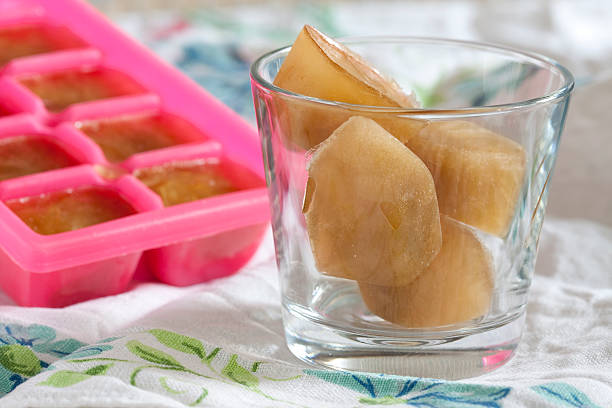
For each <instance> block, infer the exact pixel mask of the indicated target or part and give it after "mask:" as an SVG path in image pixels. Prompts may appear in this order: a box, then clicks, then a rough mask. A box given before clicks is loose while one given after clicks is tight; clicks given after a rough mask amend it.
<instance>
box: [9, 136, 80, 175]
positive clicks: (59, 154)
mask: <svg viewBox="0 0 612 408" xmlns="http://www.w3.org/2000/svg"><path fill="white" fill-rule="evenodd" d="M77 164H78V162H77V161H76V160H75V159H74V158H73V157H72V156H70V155H68V153H66V152H65V151H64V150H62V149H61V148H60V147H59V146H58V145H56V144H55V143H52V142H50V141H48V140H46V139H43V138H41V137H36V136H29V135H23V136H14V137H9V138H6V139H0V181H1V180H6V179H10V178H15V177H21V176H27V175H29V174H35V173H41V172H44V171H48V170H54V169H60V168H63V167H69V166H75V165H77Z"/></svg>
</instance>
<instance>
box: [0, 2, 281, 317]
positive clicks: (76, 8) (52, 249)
mask: <svg viewBox="0 0 612 408" xmlns="http://www.w3.org/2000/svg"><path fill="white" fill-rule="evenodd" d="M21 27H26V28H27V29H28V30H33V31H35V32H42V33H46V35H49V36H54V37H53V38H51V39H50V40H49V42H48V43H45V46H46V45H49V44H51V45H50V46H49V49H50V50H51V51H50V52H45V49H42V51H41V49H36V50H35V52H34V53H33V55H23V56H20V57H18V58H14V59H11V60H9V61H8V62H7V63H6V64H5V65H3V66H2V67H0V112H2V115H1V116H0V143H1V142H2V140H4V139H7V140H8V138H11V137H16V136H24V137H36V138H40V139H41V140H44V141H46V142H50V143H52V144H53V145H55V146H56V147H57V148H58V149H60V150H62V151H64V152H65V153H66V154H67V155H68V156H69V157H70V158H72V159H73V162H72V163H70V164H71V165H70V166H68V167H64V168H59V169H53V170H48V171H41V172H37V173H34V174H29V175H25V176H21V177H16V178H9V179H6V180H4V181H1V182H0V286H1V287H2V289H3V290H4V291H5V292H6V293H7V294H8V295H10V296H11V297H12V298H13V299H14V300H15V302H17V303H18V304H20V305H24V306H43V307H61V306H65V305H68V304H71V303H74V302H79V301H82V300H85V299H89V298H92V297H96V296H104V295H110V294H116V293H119V292H121V291H124V290H126V288H127V287H128V284H129V283H130V281H131V280H132V277H133V275H134V272H135V270H136V268H137V267H138V265H139V264H141V265H144V266H145V268H148V269H149V270H150V272H152V273H153V274H154V276H156V277H157V278H158V279H159V280H161V281H162V282H166V283H169V284H172V285H189V284H193V283H197V282H203V281H206V280H209V279H213V278H218V277H222V276H227V275H230V274H232V273H234V272H236V271H237V270H238V269H239V268H240V266H242V265H243V264H244V263H245V262H246V261H247V260H248V259H249V258H250V257H251V256H252V254H253V253H254V252H255V250H256V248H257V246H258V245H259V243H260V241H261V238H262V236H263V233H264V231H265V229H266V226H267V223H268V218H269V213H268V204H267V192H266V189H265V180H264V177H263V166H262V163H261V153H260V148H259V142H258V139H257V134H256V132H255V130H254V128H252V127H251V126H250V125H249V124H247V123H246V122H244V121H243V120H242V119H241V118H240V117H239V116H238V115H237V114H235V113H234V112H232V111H231V110H230V109H229V108H227V107H226V106H225V105H223V104H222V103H220V102H219V101H218V100H216V99H215V98H214V97H212V96H211V95H210V94H208V93H207V92H206V91H204V90H203V89H201V88H199V87H198V86H197V85H196V84H195V83H193V82H192V81H191V80H189V79H188V78H186V77H185V76H183V75H182V74H181V73H179V72H178V71H177V70H175V69H174V68H172V67H170V66H168V65H167V64H165V63H164V62H162V61H160V60H159V59H158V58H157V57H156V56H155V55H153V54H152V53H151V52H149V51H148V50H147V49H145V48H144V47H142V46H141V45H139V44H138V43H136V42H134V41H133V40H131V39H130V38H128V37H127V36H125V35H124V34H123V33H121V32H120V31H119V30H117V29H116V28H114V27H113V25H112V24H111V23H109V22H108V21H107V20H106V19H105V18H104V17H103V16H102V15H100V14H99V13H98V12H97V11H96V10H95V9H93V8H92V7H91V6H89V5H87V4H86V3H84V2H82V1H80V0H61V1H59V0H0V35H1V33H2V32H3V31H2V30H5V32H9V33H11V35H15V37H16V38H19V36H18V34H14V33H19V30H20V28H21ZM39 42H40V41H39ZM43 43H44V42H43ZM21 54H23V53H20V55H21ZM83 75H84V76H85V77H86V78H87V81H88V82H87V83H88V84H89V85H88V86H90V87H91V90H89V89H84V88H86V87H85V86H83V87H82V88H81V89H70V87H69V85H70V84H71V83H74V82H75V81H74V78H77V81H76V82H77V83H79V84H84V82H83V81H82V79H81V78H83ZM58 78H60V79H58ZM66 78H67V79H66ZM33 79H34V80H35V81H36V82H37V84H39V83H43V85H41V86H39V85H36V86H38V88H35V87H34V86H32V80H33ZM45 81H47V82H48V83H44V82H45ZM54 81H55V82H54ZM96 81H99V83H97V82H96ZM26 85H27V86H26ZM77 88H78V87H77ZM40 89H43V90H42V91H41V90H40ZM62 89H63V90H64V92H68V93H69V94H68V95H67V96H66V95H58V94H57V93H58V92H61V91H62ZM33 90H34V91H35V92H33ZM90 91H91V92H90ZM70 92H72V93H70ZM37 94H38V95H37ZM39 95H40V96H42V98H41V97H40V96H39ZM59 96H61V98H59ZM64 96H66V97H64ZM43 98H44V99H45V100H43ZM49 98H58V99H61V100H60V101H59V102H58V103H55V102H50V99H49ZM121 123H128V124H129V123H131V124H132V125H126V126H128V127H129V126H132V128H137V129H139V130H140V131H141V134H140V137H141V139H139V140H135V141H133V142H130V144H129V146H128V147H129V148H128V149H127V150H128V152H127V153H125V154H124V155H122V154H121V153H119V154H114V153H110V152H111V150H112V149H114V148H115V147H112V146H111V147H110V148H109V147H108V146H106V145H105V142H106V141H105V140H103V141H102V142H101V141H100V140H99V138H98V139H96V137H95V136H92V134H93V133H95V132H93V131H92V129H94V130H95V129H98V130H99V129H102V130H103V131H106V130H107V129H115V128H116V129H119V130H121ZM158 131H159V132H161V133H160V134H161V136H159V137H160V138H162V139H160V140H161V142H159V143H158V144H155V143H153V142H151V140H152V139H151V138H155V137H158V135H156V132H158ZM121 132H122V133H121V134H124V133H125V134H130V132H131V130H130V129H123V130H121ZM163 132H166V133H163ZM87 133H89V136H88V134H87ZM102 133H103V132H102ZM167 133H172V134H175V136H176V137H175V138H174V139H172V140H171V141H169V142H168V141H167V140H166V139H164V138H166V134H167ZM100 137H104V135H102V136H100ZM168 140H169V139H168ZM126 146H127V145H126ZM108 149H111V150H108ZM104 151H106V152H107V153H108V155H109V156H110V157H106V156H105V154H104ZM183 162H190V163H191V162H193V163H207V162H208V163H210V162H214V163H216V164H217V165H218V167H219V168H220V169H222V172H223V174H224V175H225V176H226V177H227V178H228V179H229V180H230V181H231V182H232V183H233V185H234V186H235V187H236V188H237V191H235V192H231V193H227V194H221V195H217V196H214V197H210V198H205V199H200V200H196V201H191V202H188V203H184V204H179V205H174V206H170V207H164V205H163V202H162V200H161V198H160V197H159V196H158V195H157V194H156V193H155V192H153V191H152V190H150V189H149V188H148V187H146V185H145V184H143V183H142V182H141V181H139V180H138V179H137V178H136V177H135V176H134V174H135V173H136V172H137V171H138V170H139V169H143V168H149V167H154V166H164V165H170V164H172V163H183ZM90 187H93V188H98V189H103V190H108V191H110V192H112V193H113V194H117V195H119V196H120V197H121V198H123V199H124V200H125V201H127V202H128V203H129V204H130V205H131V206H132V207H133V208H134V210H135V211H136V214H134V215H129V216H126V217H123V218H119V219H115V220H112V221H108V222H103V223H100V224H96V225H92V226H89V227H85V228H81V229H77V230H74V231H68V232H62V233H58V234H52V235H41V234H38V233H36V232H34V231H33V230H32V229H30V227H28V226H27V225H26V224H25V223H24V222H23V221H22V220H21V219H20V218H19V217H18V216H17V215H16V214H15V213H14V212H13V211H11V209H10V208H9V207H8V206H7V205H6V203H7V202H10V201H11V200H16V199H17V200H21V199H23V200H25V199H28V197H37V196H40V195H45V194H50V193H53V192H58V191H74V190H78V189H82V188H90Z"/></svg>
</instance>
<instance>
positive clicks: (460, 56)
mask: <svg viewBox="0 0 612 408" xmlns="http://www.w3.org/2000/svg"><path fill="white" fill-rule="evenodd" d="M341 42H342V43H344V44H345V45H347V46H348V47H349V48H351V49H352V50H353V51H355V52H357V53H358V54H360V55H362V56H363V57H364V58H365V59H366V60H367V61H369V62H370V63H371V64H372V65H373V66H374V67H376V68H377V69H379V70H380V71H381V72H383V73H384V74H385V75H386V76H388V77H391V78H394V79H395V80H396V82H398V83H399V84H400V86H401V87H402V88H403V89H407V90H414V91H415V93H416V94H417V96H418V98H419V100H420V101H421V103H422V108H419V109H400V108H389V107H373V106H361V105H353V104H346V103H340V102H333V101H327V100H321V99H317V98H312V97H308V96H304V95H298V94H295V93H293V92H290V91H288V90H285V89H281V88H279V87H277V86H275V85H274V84H273V81H274V78H275V76H276V74H277V73H278V71H279V69H280V66H281V64H282V63H283V60H284V58H285V57H286V56H287V54H288V52H289V50H290V47H287V48H283V49H280V50H277V51H273V52H270V53H268V54H266V55H264V56H262V57H261V58H259V59H258V60H257V61H256V62H255V63H254V64H253V66H252V68H251V83H252V88H253V95H254V102H255V110H256V114H257V121H258V126H259V133H260V137H261V142H262V147H263V155H264V161H265V167H266V176H267V182H268V188H269V195H270V204H271V208H272V217H273V225H272V226H273V230H274V240H275V246H276V259H277V263H278V268H279V273H280V287H281V292H282V307H283V323H284V327H285V333H286V340H287V344H288V346H289V348H290V349H291V351H292V352H293V353H294V354H295V355H296V356H297V357H298V358H300V359H302V360H304V361H307V362H310V363H315V364H319V365H323V366H326V367H331V368H335V369H346V370H356V371H367V372H377V373H388V374H398V375H414V376H426V377H436V378H447V379H456V378H465V377H470V376H475V375H479V374H482V373H484V372H488V371H490V370H493V369H495V368H497V367H499V366H501V365H503V364H504V363H505V362H507V361H508V360H509V359H510V358H511V357H512V355H513V353H514V351H515V349H516V347H517V344H518V342H519V340H520V338H521V333H522V328H523V322H524V316H525V309H526V303H527V297H528V291H529V286H530V283H531V279H532V276H533V272H534V265H535V259H536V253H537V247H538V237H539V234H540V229H541V226H542V221H543V217H544V212H545V207H546V198H547V190H548V185H549V181H550V176H551V172H552V170H553V167H554V163H555V159H556V155H557V147H558V144H559V139H560V136H561V132H562V129H563V124H564V121H565V116H566V112H567V107H568V102H569V98H570V93H571V91H572V89H573V85H574V82H573V77H572V75H571V73H570V72H569V71H568V70H567V69H566V68H564V67H562V66H561V65H559V64H558V63H556V62H555V61H552V60H550V59H548V58H546V57H543V56H539V55H534V54H529V53H524V52H519V51H516V50H513V49H508V48H503V47H496V46H491V45H486V44H479V43H473V42H463V41H450V40H440V39H423V38H406V37H374V38H349V39H344V40H341ZM304 63H305V64H308V61H304ZM354 116H363V117H366V118H369V119H372V120H374V121H375V122H377V123H378V124H379V125H381V126H382V127H383V128H384V129H386V130H387V131H388V132H389V133H391V134H392V135H393V136H395V137H396V138H397V139H399V140H400V141H402V142H404V143H405V145H406V146H407V147H408V148H410V149H411V150H412V151H413V152H414V153H416V155H417V156H419V157H420V158H421V159H422V160H423V163H424V164H425V165H427V168H428V169H429V170H430V172H431V174H432V177H433V180H434V181H435V191H436V194H437V200H438V208H439V214H440V215H439V219H440V225H441V226H439V225H437V224H436V226H435V228H434V227H432V229H431V230H432V231H434V230H435V229H436V228H441V235H442V238H441V239H442V241H441V242H442V244H441V249H440V252H438V253H437V255H436V256H437V258H434V261H432V263H431V264H430V265H429V266H428V267H427V268H426V269H425V270H424V271H422V272H419V271H410V270H401V268H400V269H398V270H396V269H397V265H396V264H395V261H396V260H397V259H399V258H400V257H401V256H403V254H401V253H399V252H397V251H398V248H396V247H397V246H398V245H399V246H400V248H399V251H400V252H401V251H403V249H402V248H401V245H403V243H404V241H406V240H404V237H402V236H399V235H393V233H395V232H393V231H391V230H389V231H391V232H389V234H391V235H385V234H387V232H388V231H384V228H385V227H384V226H382V227H381V223H380V222H378V221H376V220H378V219H379V218H380V219H383V218H381V214H384V216H385V217H386V219H387V221H389V223H390V228H396V227H397V225H392V224H393V222H394V220H396V221H397V220H400V221H399V222H401V221H402V220H404V221H405V220H406V219H405V218H401V216H400V217H399V218H397V217H396V218H394V213H393V210H390V211H391V213H388V211H386V210H385V208H387V207H385V205H390V206H391V207H393V202H391V204H389V203H387V204H385V203H383V202H382V201H381V200H385V199H388V197H397V194H396V192H393V189H394V188H395V187H394V186H395V185H396V182H397V181H398V179H394V177H397V175H395V176H391V175H390V176H389V177H385V176H383V177H380V184H381V185H384V189H382V190H380V191H379V193H376V192H375V193H374V194H370V195H367V194H366V195H363V194H362V195H359V194H357V195H355V194H353V192H354V191H355V188H357V189H359V188H361V187H360V185H359V183H362V182H363V183H366V182H368V181H369V182H370V184H372V183H371V181H372V180H369V179H370V176H369V175H368V174H366V173H364V171H365V170H363V169H362V168H361V167H360V165H359V163H360V162H361V161H364V162H369V161H371V160H374V159H371V158H368V157H367V156H368V155H369V154H370V152H369V151H368V150H364V149H361V150H359V149H357V151H359V152H360V153H359V154H358V156H359V155H361V156H360V157H355V156H354V153H350V151H351V150H355V149H347V153H346V154H347V155H349V154H350V155H352V156H345V157H344V158H342V160H344V161H345V162H346V163H345V165H346V166H345V167H343V169H344V170H343V172H342V173H337V174H334V172H333V169H337V167H334V166H335V164H334V163H332V162H333V159H330V158H329V157H331V156H333V155H331V156H330V154H327V153H326V154H327V157H326V160H327V162H323V161H322V160H323V159H322V158H321V159H320V160H319V159H318V160H319V163H317V165H316V167H317V171H318V173H319V174H318V176H317V177H318V179H317V180H314V178H313V177H314V176H312V175H311V174H310V173H311V172H312V171H313V169H314V167H315V166H312V167H311V163H312V162H311V160H312V158H313V157H316V156H317V152H318V151H319V150H320V149H321V146H323V145H325V143H323V142H324V141H326V140H327V138H328V137H329V136H330V135H331V134H332V132H334V130H335V129H336V128H338V127H339V126H340V125H341V124H343V123H344V122H345V121H347V120H348V119H349V118H351V117H354ZM345 147H346V146H345ZM334 148H335V149H336V151H335V153H334V154H336V159H337V157H341V156H342V154H343V153H342V151H341V150H342V148H341V146H339V145H336V146H334ZM374 149H376V147H374ZM329 151H330V150H329V149H328V152H329ZM320 156H323V154H321V155H320ZM330 160H332V162H330ZM321 163H323V164H321ZM330 163H331V164H330ZM336 164H337V163H336ZM395 164H397V163H395ZM371 165H372V163H369V164H368V166H371ZM376 165H377V164H376V163H374V166H376ZM380 165H381V166H383V164H382V163H381V164H380ZM393 165H394V162H393V160H391V159H390V160H389V162H388V163H385V164H384V166H393ZM325 166H327V167H325ZM347 166H348V167H347ZM351 166H352V167H351ZM365 167H367V166H365V165H364V168H365ZM347 168H348V169H349V170H348V172H347ZM351 169H352V170H351ZM311 176H312V177H311ZM311 178H312V180H311ZM309 180H310V181H309ZM311 181H312V182H313V183H312V185H311ZM314 182H316V183H317V184H316V186H315V183H314ZM374 184H375V183H374ZM398 185H402V186H404V187H402V188H406V187H405V186H406V185H408V186H410V182H408V183H406V182H403V181H402V182H401V183H399V184H398ZM321 186H324V187H321ZM324 188H327V189H328V190H329V189H331V190H334V191H335V190H337V194H336V198H337V200H336V201H334V200H331V201H330V199H329V197H332V196H333V194H334V192H333V191H332V192H331V193H330V191H327V193H325V192H324V191H323V189H324ZM381 188H382V187H381ZM398 188H399V187H398ZM410 188H411V187H408V190H409V189H410ZM415 188H416V187H415ZM319 189H321V190H319ZM385 189H386V190H385ZM347 191H348V193H346V192H347ZM343 192H344V193H346V195H345V196H343V195H342V194H343ZM307 194H308V197H306V198H305V195H307ZM325 194H327V198H322V197H324V195H325ZM330 194H332V195H330ZM394 194H395V195H394ZM436 194H434V195H436ZM317 195H318V196H317ZM383 196H384V197H383ZM326 199H327V201H325V200H326ZM317 200H319V201H317ZM315 203H316V205H317V206H318V207H317V211H318V213H317V218H316V220H315V219H314V216H312V217H313V218H312V219H311V220H309V219H308V214H310V211H311V209H312V210H313V211H314V209H313V207H312V206H313V205H315ZM394 208H395V207H394ZM305 214H306V216H305ZM347 214H348V215H347ZM355 214H361V215H355ZM351 216H353V217H356V218H354V219H353V221H354V223H353V224H352V225H350V222H349V223H348V224H349V225H347V219H348V220H350V219H351V218H350V217H351ZM359 217H361V218H359ZM377 217H378V218H377ZM408 220H409V219H408ZM409 221H410V220H409ZM377 222H378V223H377ZM436 222H437V221H436ZM343 223H344V224H343ZM383 223H384V222H383ZM380 228H383V230H382V232H381V230H380ZM437 231H440V230H439V229H438V230H437ZM405 232H406V231H405ZM410 233H411V232H410V231H408V232H407V234H408V235H410ZM381 234H382V235H381ZM381 236H382V237H383V238H381ZM388 236H392V237H394V238H391V240H389V239H388ZM385 237H386V238H385ZM417 238H418V239H420V238H419V237H417ZM385 239H387V240H386V241H385ZM418 239H417V241H418ZM382 241H384V242H385V244H384V245H390V246H393V247H394V249H393V251H395V252H393V251H391V253H395V254H398V258H397V259H394V258H393V257H391V258H390V257H389V256H388V255H389V251H387V250H386V249H385V248H382V249H381V245H379V244H380V242H382ZM313 248H315V251H314V252H313ZM411 250H413V249H411V247H406V251H411ZM351 251H354V252H351ZM385 251H387V252H385ZM323 253H324V254H323ZM443 253H444V254H443ZM322 254H323V255H322ZM347 254H349V255H347ZM377 254H381V255H380V257H381V258H380V260H379V261H380V262H378V263H377V266H375V268H378V269H375V270H372V269H371V268H372V266H371V265H369V266H368V265H362V264H360V263H359V261H358V260H359V259H364V262H370V261H372V257H376V256H377ZM351 257H352V258H354V259H350V258H351ZM323 258H325V259H323ZM442 258H444V259H442ZM355 260H357V261H355ZM436 262H437V263H436ZM370 263H371V262H370ZM434 263H436V265H435V266H434ZM334 265H335V266H338V265H341V266H342V267H343V268H345V269H343V270H344V271H345V274H344V275H343V274H342V273H340V274H339V273H337V270H336V269H334V268H335V266H334ZM399 265H400V266H401V262H400V264H399ZM351 268H352V269H351ZM364 268H366V269H367V268H370V269H369V270H368V271H367V273H366V274H365V275H364V274H361V275H360V273H361V272H363V271H362V270H363V269H364ZM394 268H395V269H394ZM391 269H393V271H391ZM413 272H414V273H413ZM394 273H395V274H399V275H402V274H405V276H417V278H414V279H413V280H411V281H410V282H408V281H402V282H400V283H398V282H396V281H392V282H391V281H387V280H385V279H387V277H389V276H396V275H393V274H394ZM411 273H412V275H411ZM356 276H359V277H358V278H356ZM363 276H366V278H364V277H363ZM402 276H404V275H402ZM368 279H370V280H368ZM389 282H391V283H389Z"/></svg>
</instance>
